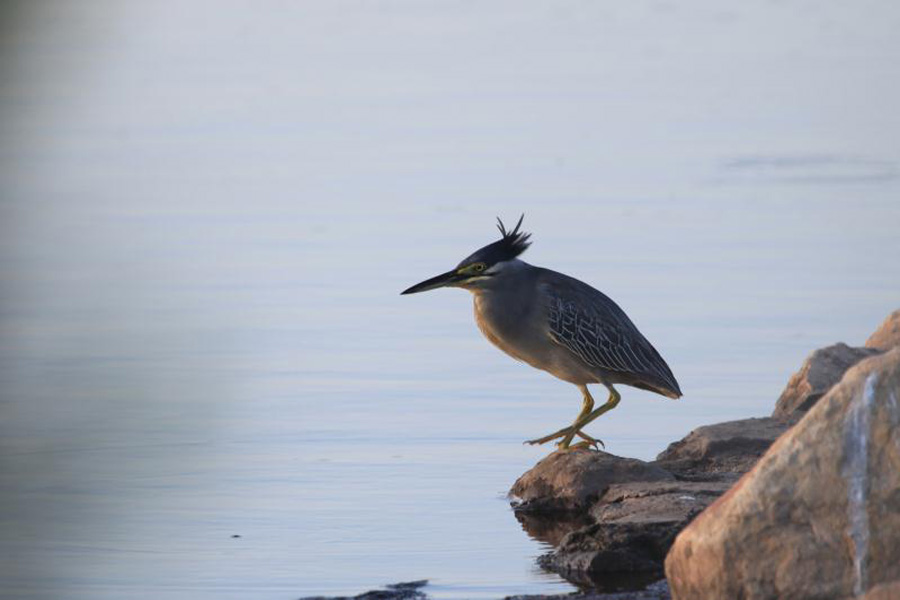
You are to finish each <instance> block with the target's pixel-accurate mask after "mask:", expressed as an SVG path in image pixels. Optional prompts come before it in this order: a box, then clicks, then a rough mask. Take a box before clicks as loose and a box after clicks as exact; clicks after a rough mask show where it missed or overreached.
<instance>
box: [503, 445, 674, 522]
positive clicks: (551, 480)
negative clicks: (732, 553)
mask: <svg viewBox="0 0 900 600" xmlns="http://www.w3.org/2000/svg"><path fill="white" fill-rule="evenodd" d="M674 479H675V477H674V476H673V475H672V474H671V473H669V472H668V471H666V470H665V469H662V468H660V467H658V466H655V465H652V464H650V463H646V462H644V461H642V460H638V459H636V458H622V457H620V456H614V455H612V454H608V453H606V452H600V451H597V450H575V451H570V452H554V453H552V454H550V455H549V456H547V457H545V458H544V459H543V460H541V461H540V462H538V463H537V464H536V465H535V466H534V467H532V468H531V469H530V470H529V471H527V472H526V473H525V474H524V475H522V476H521V477H519V479H518V480H516V482H515V483H514V484H513V486H512V489H510V491H509V499H510V502H511V503H512V504H513V506H514V507H515V508H517V509H518V510H528V511H536V512H565V511H585V510H587V508H589V507H590V506H591V505H592V504H593V503H594V502H596V501H597V499H599V498H600V496H602V495H603V494H604V493H605V492H606V490H607V489H609V486H611V485H613V484H615V483H627V482H631V481H673V480H674Z"/></svg>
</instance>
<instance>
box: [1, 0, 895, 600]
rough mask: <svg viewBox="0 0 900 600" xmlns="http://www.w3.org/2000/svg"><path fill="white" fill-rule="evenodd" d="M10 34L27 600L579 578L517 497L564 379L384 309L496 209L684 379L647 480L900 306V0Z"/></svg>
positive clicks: (447, 9) (105, 17)
mask: <svg viewBox="0 0 900 600" xmlns="http://www.w3.org/2000/svg"><path fill="white" fill-rule="evenodd" d="M2 10H3V11H4V14H3V20H2V23H3V25H2V43H3V48H4V50H3V52H2V53H0V74H2V77H3V82H4V83H3V86H2V88H0V90H2V91H0V156H2V162H0V181H2V189H3V193H2V197H0V218H2V221H0V223H2V225H0V228H2V236H0V248H2V253H0V260H2V262H0V301H2V303H0V310H2V312H0V328H2V335H0V353H2V361H0V382H2V404H0V410H2V419H0V456H2V458H0V578H2V581H3V582H4V583H3V590H2V592H0V594H2V596H3V597H9V598H73V599H79V598H91V599H103V598H121V597H128V598H136V599H140V598H153V599H154V600H158V599H160V598H166V599H170V598H172V599H175V598H191V599H194V598H254V599H272V600H275V599H286V598H296V597H299V596H304V595H312V594H353V593H359V592H361V591H364V590H366V589H370V588H373V587H378V586H381V585H383V584H386V583H391V582H395V581H405V580H412V579H421V578H428V579H430V580H431V581H432V584H431V586H430V593H431V594H432V595H433V596H434V597H436V598H499V597H502V596H503V595H507V594H513V593H523V592H547V591H559V592H563V591H568V590H570V589H572V588H571V586H569V584H567V583H565V582H563V581H562V580H561V579H559V578H558V577H556V576H554V575H552V574H546V573H542V572H541V571H540V570H539V569H538V568H537V567H536V566H534V562H533V559H534V557H536V556H537V555H539V554H541V553H543V552H545V551H546V547H545V546H544V545H542V544H541V543H539V542H537V541H535V540H532V539H530V538H529V537H528V536H527V535H526V534H525V532H523V531H522V529H521V528H520V526H519V525H518V523H517V521H516V519H515V518H514V516H513V515H512V513H511V512H510V510H509V508H508V505H507V502H506V500H505V499H504V494H505V492H506V490H507V489H508V488H509V486H510V485H511V484H512V482H513V481H514V480H515V478H516V477H517V476H518V475H519V474H521V473H522V472H523V471H524V470H526V469H527V468H528V467H529V466H531V465H532V464H533V463H534V462H535V461H536V460H537V459H538V458H540V457H541V456H542V454H543V453H545V452H546V450H545V449H542V448H531V447H525V446H522V445H521V441H522V440H524V439H528V438H531V437H534V436H536V435H540V434H543V433H546V432H548V431H550V430H554V429H556V428H558V427H559V426H562V425H564V424H565V423H567V422H568V421H569V420H570V419H571V418H572V417H573V416H574V415H575V414H576V413H577V411H578V409H579V406H580V398H579V395H578V392H577V390H575V389H574V388H573V387H572V386H569V385H568V384H565V383H562V382H559V381H557V380H555V379H553V378H552V377H550V376H548V375H546V374H544V373H540V372H537V371H533V370H531V369H528V368H526V367H524V366H522V365H520V364H517V363H515V362H514V361H512V360H510V359H509V358H507V357H505V356H504V355H502V354H501V353H500V352H499V351H497V350H496V349H494V348H492V347H490V346H489V345H488V343H487V342H486V341H484V340H483V339H482V338H481V336H480V334H479V333H478V331H477V329H476V328H475V326H474V324H473V323H472V314H471V310H472V309H471V300H470V299H469V298H468V297H467V294H466V293H465V292H462V291H459V290H441V291H436V292H432V293H429V294H423V295H417V296H411V297H402V298H401V297H400V296H399V295H398V294H399V292H400V290H402V289H405V288H406V287H407V286H409V285H410V284H412V283H415V282H417V281H420V280H422V279H424V278H426V277H429V276H431V275H433V274H436V273H439V272H442V271H444V270H446V269H447V268H449V267H450V266H453V265H454V264H456V262H457V261H458V260H459V259H460V258H462V257H464V256H466V255H467V254H468V253H469V252H471V251H472V250H474V249H475V248H477V247H479V246H481V245H483V244H485V243H487V242H490V241H492V240H493V239H495V236H496V233H495V232H494V230H493V224H492V221H493V219H494V217H495V216H496V215H500V216H502V217H504V218H505V219H507V220H508V221H513V220H514V219H515V218H517V217H518V215H519V213H521V212H523V211H524V212H525V213H526V218H525V228H526V229H527V230H529V231H532V232H533V233H534V246H533V247H532V248H531V249H530V250H529V251H528V253H527V254H526V255H525V256H524V258H525V259H526V260H528V261H531V262H533V263H535V264H539V265H542V266H547V267H550V268H554V269H557V270H560V271H564V272H567V273H570V274H572V275H574V276H577V277H579V278H581V279H583V280H585V281H588V282H590V283H592V284H593V285H595V286H597V287H599V288H600V289H602V290H604V291H605V292H607V293H608V294H609V295H610V296H612V297H613V298H614V299H616V300H617V301H618V302H619V303H620V304H621V305H622V306H623V307H624V308H625V309H626V310H627V311H628V313H629V314H630V315H631V316H632V318H633V319H634V320H635V321H636V322H637V324H638V325H639V326H640V327H641V329H642V330H643V331H644V333H645V334H646V335H647V336H648V337H649V338H650V339H651V340H652V341H653V342H654V344H655V345H656V346H657V347H658V348H659V349H660V351H661V352H662V353H663V355H664V356H665V357H666V359H667V360H668V362H669V364H670V365H671V366H672V368H673V370H674V372H675V374H676V375H677V377H678V379H679V382H680V383H681V387H682V389H683V390H684V391H685V397H684V398H683V399H682V400H680V401H677V402H674V401H671V400H667V399H664V398H661V397H659V396H654V395H652V394H649V393H646V392H642V391H639V390H632V389H630V388H626V389H623V396H624V400H623V402H622V404H621V405H620V407H619V408H618V409H617V410H616V411H614V412H613V413H612V414H610V415H608V416H604V417H603V418H602V419H601V420H599V421H598V422H597V423H596V424H594V425H592V429H591V433H593V434H596V435H598V436H599V437H601V438H603V439H604V440H605V441H606V443H607V447H608V448H609V449H610V450H611V451H613V452H615V453H617V454H621V455H629V456H636V457H640V458H651V457H653V456H654V455H655V454H656V453H657V452H659V451H660V450H662V449H663V448H664V447H665V446H666V445H667V444H668V443H669V442H670V441H673V440H675V439H678V438H679V437H681V436H683V435H684V434H686V433H687V432H688V431H690V430H691V429H692V428H694V427H696V426H698V425H702V424H706V423H713V422H717V421H722V420H726V419H734V418H742V417H747V416H755V415H764V414H767V413H769V412H770V411H771V409H772V407H773V404H774V401H775V399H776V398H777V396H778V394H779V393H780V391H781V389H782V387H783V385H784V383H785V381H786V380H787V378H788V376H789V375H790V373H791V372H792V371H793V370H794V369H796V367H797V366H798V365H799V364H800V362H801V361H802V359H803V358H804V356H805V355H806V354H807V353H808V352H809V351H811V350H812V349H814V348H816V347H820V346H822V345H826V344H829V343H832V342H835V341H838V340H842V341H846V342H848V343H851V344H860V343H862V342H863V341H864V339H865V337H866V336H867V335H868V334H869V333H870V332H871V330H872V329H874V327H875V326H876V325H877V324H878V323H879V322H880V321H881V320H882V319H883V318H884V316H885V315H886V314H887V313H888V312H890V311H891V310H893V309H895V308H897V306H898V298H900V278H898V277H897V269H896V261H897V257H898V256H900V236H898V235H897V231H898V226H900V202H898V200H897V198H898V191H900V148H898V147H897V145H896V140H897V139H898V134H900V121H898V116H897V112H896V110H895V107H896V106H898V105H900V86H898V84H897V82H898V81H900V77H898V75H900V73H898V70H900V67H898V65H900V61H898V60H897V59H898V54H900V52H898V50H900V49H898V43H897V41H896V35H895V33H896V31H897V29H898V25H900V11H898V10H897V9H896V8H895V7H894V5H892V4H891V3H887V2H872V3H869V4H867V5H866V6H865V7H863V6H861V5H859V4H853V5H846V4H843V3H837V2H827V3H816V4H815V5H807V4H802V3H777V4H775V3H773V4H767V5H757V6H745V5H742V4H735V5H733V6H731V7H728V8H723V7H722V5H721V3H713V2H709V3H695V4H692V5H691V6H689V7H683V6H680V5H674V4H667V3H664V2H658V3H653V2H650V3H628V4H626V5H615V6H614V5H602V4H596V3H580V2H567V3H552V4H551V3H539V2H515V3H512V2H511V3H504V2H500V3H491V4H489V5H485V4H475V3H465V2H440V3H429V4H422V3H418V2H373V3H361V2H350V1H346V2H320V3H317V2H307V3H284V2H254V3H244V2H228V3H221V2H215V3H212V2H195V3H180V2H154V3H118V2H80V3H41V4H40V6H38V5H37V3H25V2H23V3H18V4H16V3H12V2H7V3H6V4H4V8H3V9H2ZM234 536H239V537H234Z"/></svg>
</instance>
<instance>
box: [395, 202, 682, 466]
mask: <svg viewBox="0 0 900 600" xmlns="http://www.w3.org/2000/svg"><path fill="white" fill-rule="evenodd" d="M524 218H525V215H524V213H523V214H522V216H521V217H519V221H518V223H516V226H515V227H514V228H513V229H512V230H507V228H506V227H505V226H504V225H503V221H502V220H500V218H499V217H497V228H498V229H499V230H500V235H501V238H500V239H499V240H497V241H495V242H493V243H491V244H488V245H487V246H484V247H483V248H480V249H478V250H476V251H475V252H473V253H472V254H470V255H469V256H468V257H466V258H464V259H463V260H462V262H460V263H459V264H458V265H457V266H456V267H455V268H453V269H451V270H449V271H447V272H446V273H442V274H440V275H437V276H436V277H432V278H430V279H426V280H425V281H422V282H421V283H417V284H416V285H414V286H412V287H410V288H408V289H406V290H404V291H403V292H401V295H406V294H416V293H420V292H426V291H429V290H434V289H437V288H443V287H456V288H463V289H465V290H468V291H470V292H471V293H472V295H473V296H474V303H475V322H476V323H477V325H478V328H479V329H480V330H481V332H482V333H483V334H484V336H485V337H486V338H487V339H488V340H489V341H490V342H491V343H492V344H494V345H495V346H497V347H498V348H499V349H500V350H502V351H503V352H505V353H506V354H508V355H510V356H512V357H513V358H515V359H517V360H519V361H521V362H524V363H526V364H528V365H531V366H532V367H535V368H537V369H541V370H543V371H547V372H548V373H550V374H551V375H554V376H555V377H557V378H559V379H561V380H563V381H566V382H568V383H572V384H574V385H576V386H577V387H578V389H579V390H580V391H581V395H582V405H581V411H580V412H579V413H578V416H577V417H576V418H575V420H574V421H573V422H572V424H571V425H569V426H567V427H563V428H562V429H559V430H558V431H555V432H553V433H550V434H547V435H545V436H542V437H539V438H536V439H533V440H526V441H525V442H524V443H526V444H545V443H547V442H550V441H553V440H560V441H559V442H557V443H556V446H557V449H559V450H563V451H568V450H575V449H579V448H584V449H599V446H603V447H604V448H605V445H604V444H603V442H602V441H601V440H600V439H597V438H594V437H592V436H590V435H588V434H586V433H584V431H582V430H583V429H584V427H585V426H586V425H588V424H589V423H591V422H592V421H594V420H595V419H596V418H597V417H599V416H601V415H603V414H605V413H607V412H609V411H610V410H612V409H614V408H615V407H616V406H618V404H619V401H620V400H621V395H620V394H619V392H618V390H616V388H615V387H614V386H615V385H618V384H622V385H629V386H632V387H636V388H640V389H644V390H649V391H651V392H655V393H657V394H661V395H663V396H666V397H668V398H673V399H677V398H680V397H681V395H682V394H681V388H680V387H679V386H678V382H677V381H676V379H675V376H674V375H673V374H672V370H671V369H670V368H669V365H668V364H666V361H665V360H664V359H663V357H662V356H661V355H660V353H659V352H657V350H656V348H654V347H653V345H652V344H651V343H650V342H649V341H648V340H647V338H646V337H644V335H643V334H642V333H641V332H640V331H639V330H638V328H637V326H636V325H635V324H634V323H633V322H632V320H631V319H630V318H629V317H628V315H626V314H625V311H623V310H622V309H621V308H620V307H619V305H618V304H616V303H615V302H614V301H613V300H612V299H611V298H609V296H607V295H606V294H604V293H603V292H601V291H599V290H597V289H595V288H593V287H591V286H590V285H588V284H586V283H584V282H583V281H579V280H578V279H575V278H574V277H570V276H568V275H564V274H563V273H558V272H556V271H551V270H550V269H544V268H542V267H537V266H533V265H530V264H528V263H526V262H525V261H523V260H521V259H520V258H519V256H520V255H521V254H522V253H523V252H525V250H527V249H528V247H529V246H530V245H531V241H530V238H531V234H530V233H525V232H523V231H521V227H522V221H523V219H524ZM591 384H600V385H603V386H604V387H605V388H606V389H607V391H608V392H609V396H608V399H607V401H606V402H605V403H604V404H603V405H601V406H600V407H598V408H594V398H593V397H592V396H591V392H590V390H588V385H591ZM576 436H577V437H579V438H581V440H582V441H580V442H577V443H575V444H573V443H572V442H573V440H574V438H575V437H576Z"/></svg>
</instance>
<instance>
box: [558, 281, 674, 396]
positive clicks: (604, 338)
mask: <svg viewBox="0 0 900 600" xmlns="http://www.w3.org/2000/svg"><path fill="white" fill-rule="evenodd" d="M554 275H555V276H556V277H555V278H554V281H553V283H552V284H549V283H548V284H546V285H543V286H542V288H543V292H544V296H545V298H546V300H547V315H548V318H549V327H550V337H551V339H552V340H553V341H554V342H556V343H557V344H560V345H561V346H563V347H565V348H567V349H569V350H570V351H572V352H574V353H575V354H576V355H577V356H579V357H580V358H581V359H582V360H583V361H585V362H586V363H587V364H589V365H592V366H594V367H599V368H601V369H605V370H607V371H616V372H620V373H628V374H631V375H636V376H649V377H651V378H653V379H655V380H657V382H658V383H660V384H664V386H665V387H667V388H669V389H670V390H672V391H674V392H678V393H679V394H680V390H679V388H678V383H677V382H676V381H675V377H674V376H673V375H672V372H671V370H670V369H669V367H668V365H667V364H666V362H665V361H664V360H663V358H662V357H661V356H660V355H659V353H658V352H657V351H656V349H655V348H654V347H653V346H652V345H651V344H650V342H649V341H647V339H646V338H645V337H644V336H643V335H642V334H641V332H640V331H638V329H637V327H636V326H635V325H634V323H632V322H631V319H629V318H628V315H626V314H625V312H624V311H623V310H622V309H621V308H619V306H618V305H617V304H616V303H615V302H613V301H612V299H610V298H609V297H608V296H606V295H605V294H603V293H602V292H600V291H598V290H595V289H594V288H592V287H590V286H588V285H587V284H584V283H582V282H580V281H578V280H576V279H572V278H570V277H567V276H565V275H562V274H558V273H554ZM560 277H561V279H560Z"/></svg>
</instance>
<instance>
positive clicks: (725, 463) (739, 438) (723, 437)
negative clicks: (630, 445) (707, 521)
mask: <svg viewBox="0 0 900 600" xmlns="http://www.w3.org/2000/svg"><path fill="white" fill-rule="evenodd" d="M787 429H788V424H787V423H784V422H782V421H779V420H777V419H773V418H771V417H763V418H759V419H741V420H739V421H727V422H725V423H717V424H715V425H704V426H703V427H698V428H697V429H695V430H694V431H692V432H691V433H690V434H688V436H687V437H685V438H683V439H681V440H679V441H677V442H673V443H671V444H669V447H668V448H666V450H665V451H664V452H662V453H661V454H660V455H659V456H657V457H656V461H655V462H654V463H653V464H655V465H657V466H660V467H663V468H664V469H666V470H668V471H671V472H673V473H675V474H676V475H678V477H679V478H682V479H691V480H709V479H722V480H729V479H730V480H731V481H734V480H736V479H737V477H738V476H739V475H741V474H743V473H745V472H747V471H748V470H750V468H751V467H752V466H753V465H754V464H756V461H757V460H759V457H760V456H762V455H763V453H764V452H765V451H766V450H767V449H768V448H769V446H771V445H772V442H774V441H775V440H777V439H778V437H779V436H780V435H781V434H782V433H784V432H785V431H787Z"/></svg>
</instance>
